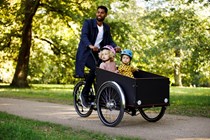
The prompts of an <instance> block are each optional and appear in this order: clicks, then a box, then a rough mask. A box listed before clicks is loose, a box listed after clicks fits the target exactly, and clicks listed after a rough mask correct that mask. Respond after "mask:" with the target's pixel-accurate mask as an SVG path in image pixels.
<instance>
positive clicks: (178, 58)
mask: <svg viewBox="0 0 210 140" xmlns="http://www.w3.org/2000/svg"><path fill="white" fill-rule="evenodd" d="M181 56H182V51H181V49H177V50H176V51H175V58H176V59H175V64H174V81H175V83H174V85H175V86H182V77H181Z"/></svg>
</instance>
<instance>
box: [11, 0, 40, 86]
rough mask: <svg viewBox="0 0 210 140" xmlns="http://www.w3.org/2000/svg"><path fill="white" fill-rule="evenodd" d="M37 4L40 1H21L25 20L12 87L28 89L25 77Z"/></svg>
mask: <svg viewBox="0 0 210 140" xmlns="http://www.w3.org/2000/svg"><path fill="white" fill-rule="evenodd" d="M39 2H40V0H22V4H23V5H22V6H23V7H24V14H25V18H24V22H23V32H22V44H21V47H20V51H19V55H18V62H17V65H16V70H15V74H14V77H13V80H12V83H11V86H13V87H21V88H24V87H29V85H28V81H27V76H28V67H29V57H30V48H31V36H32V35H31V33H32V20H33V16H34V15H35V13H36V11H37V9H38V7H39Z"/></svg>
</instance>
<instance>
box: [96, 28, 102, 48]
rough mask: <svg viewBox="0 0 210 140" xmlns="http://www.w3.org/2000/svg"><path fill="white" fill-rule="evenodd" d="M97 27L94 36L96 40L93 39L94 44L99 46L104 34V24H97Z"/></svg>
mask: <svg viewBox="0 0 210 140" xmlns="http://www.w3.org/2000/svg"><path fill="white" fill-rule="evenodd" d="M97 27H98V35H97V37H96V41H95V44H94V46H96V47H98V48H100V43H101V41H102V40H103V35H104V26H103V25H101V26H98V25H97Z"/></svg>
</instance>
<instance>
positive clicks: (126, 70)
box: [118, 49, 137, 78]
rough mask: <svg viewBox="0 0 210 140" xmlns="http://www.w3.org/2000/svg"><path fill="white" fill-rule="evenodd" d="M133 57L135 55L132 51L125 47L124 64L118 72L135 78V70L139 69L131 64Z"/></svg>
mask: <svg viewBox="0 0 210 140" xmlns="http://www.w3.org/2000/svg"><path fill="white" fill-rule="evenodd" d="M132 57H133V54H132V51H131V50H129V49H125V50H123V51H122V52H121V62H122V64H121V65H120V66H119V68H118V72H119V73H120V74H122V75H125V76H128V77H132V78H133V77H134V76H133V72H134V71H137V69H136V68H134V67H133V66H131V65H130V62H131V59H132Z"/></svg>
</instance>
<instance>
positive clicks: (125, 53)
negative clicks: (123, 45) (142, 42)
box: [121, 49, 133, 58]
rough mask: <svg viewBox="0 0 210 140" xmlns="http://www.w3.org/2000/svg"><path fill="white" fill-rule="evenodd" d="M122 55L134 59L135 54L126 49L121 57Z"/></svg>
mask: <svg viewBox="0 0 210 140" xmlns="http://www.w3.org/2000/svg"><path fill="white" fill-rule="evenodd" d="M122 55H127V56H129V57H130V58H132V57H133V53H132V51H131V50H129V49H124V50H123V51H122V52H121V56H122Z"/></svg>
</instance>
